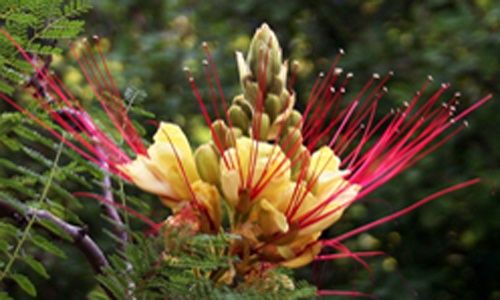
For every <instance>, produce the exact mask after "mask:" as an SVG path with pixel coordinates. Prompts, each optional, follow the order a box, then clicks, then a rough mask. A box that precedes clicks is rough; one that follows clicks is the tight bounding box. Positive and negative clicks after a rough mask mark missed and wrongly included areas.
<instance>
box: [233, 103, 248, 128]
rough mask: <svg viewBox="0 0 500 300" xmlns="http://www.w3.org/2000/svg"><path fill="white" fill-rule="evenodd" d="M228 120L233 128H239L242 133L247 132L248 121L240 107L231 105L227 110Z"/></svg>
mask: <svg viewBox="0 0 500 300" xmlns="http://www.w3.org/2000/svg"><path fill="white" fill-rule="evenodd" d="M229 118H230V119H231V122H232V125H233V126H237V127H239V128H240V129H241V130H242V131H243V132H246V131H247V130H248V126H249V123H250V120H248V117H247V115H246V114H245V112H244V111H243V109H241V107H240V106H238V105H234V104H233V105H231V107H230V108H229Z"/></svg>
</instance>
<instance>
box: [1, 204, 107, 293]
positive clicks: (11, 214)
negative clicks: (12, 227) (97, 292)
mask: <svg viewBox="0 0 500 300" xmlns="http://www.w3.org/2000/svg"><path fill="white" fill-rule="evenodd" d="M0 217H6V218H11V219H13V220H14V221H15V222H16V223H18V225H19V226H25V225H26V224H28V222H29V220H30V219H31V218H36V220H46V221H49V222H50V223H52V224H53V225H55V226H56V227H58V228H59V229H61V230H62V231H63V232H65V233H66V234H68V235H69V236H70V237H71V238H72V244H73V245H74V246H75V247H76V248H78V249H79V250H80V252H81V253H82V254H83V255H84V256H85V258H86V259H87V261H88V262H89V264H90V265H91V266H92V269H94V271H95V272H96V273H97V274H100V273H102V272H103V270H104V268H105V267H107V266H108V265H109V263H108V260H107V258H106V256H105V255H104V252H103V251H102V250H101V248H99V245H97V244H96V243H95V242H94V240H92V238H91V237H90V236H89V235H88V233H87V229H86V228H84V227H79V226H75V225H72V224H69V223H67V222H66V221H64V220H62V219H60V218H58V217H56V216H54V215H53V214H52V213H50V212H49V211H46V210H41V209H34V208H25V209H24V211H22V210H21V209H18V208H16V207H14V206H13V205H11V204H9V203H7V202H4V201H2V200H0ZM35 224H36V226H37V227H38V228H42V229H45V230H46V228H45V227H43V226H42V225H41V224H38V223H35ZM47 232H48V233H49V234H50V235H52V236H53V237H55V238H58V239H60V237H59V236H57V235H55V234H54V233H52V232H50V231H47ZM103 289H104V290H105V292H106V293H107V294H108V296H109V297H110V298H111V299H115V298H114V296H113V294H112V293H111V292H110V291H109V290H107V289H106V288H105V287H104V286H103Z"/></svg>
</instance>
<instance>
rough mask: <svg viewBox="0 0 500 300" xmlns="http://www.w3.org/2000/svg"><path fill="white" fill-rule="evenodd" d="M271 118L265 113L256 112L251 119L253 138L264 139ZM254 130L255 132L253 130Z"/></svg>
mask: <svg viewBox="0 0 500 300" xmlns="http://www.w3.org/2000/svg"><path fill="white" fill-rule="evenodd" d="M270 126H271V120H270V119H269V115H268V114H266V113H257V114H255V116H254V118H253V119H252V135H253V137H254V138H256V139H258V140H261V141H265V140H267V135H268V133H269V128H270ZM254 131H256V132H254Z"/></svg>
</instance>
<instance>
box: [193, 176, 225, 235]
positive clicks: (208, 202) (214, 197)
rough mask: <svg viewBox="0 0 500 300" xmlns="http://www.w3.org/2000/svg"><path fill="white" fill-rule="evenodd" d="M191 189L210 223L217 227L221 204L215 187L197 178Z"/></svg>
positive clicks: (219, 220)
mask: <svg viewBox="0 0 500 300" xmlns="http://www.w3.org/2000/svg"><path fill="white" fill-rule="evenodd" d="M193 191H194V194H195V195H196V200H197V201H198V202H199V203H200V204H202V205H203V206H204V207H205V208H206V210H207V213H208V215H209V217H210V219H211V221H212V224H213V225H214V226H215V228H219V226H220V223H221V206H220V198H219V192H218V191H217V188H216V187H215V186H213V185H211V184H209V183H206V182H203V181H201V180H198V181H196V182H195V183H193Z"/></svg>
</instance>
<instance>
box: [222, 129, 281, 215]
mask: <svg viewBox="0 0 500 300" xmlns="http://www.w3.org/2000/svg"><path fill="white" fill-rule="evenodd" d="M223 155H224V157H225V161H227V162H229V163H228V164H229V165H230V168H228V166H227V165H226V164H225V163H224V160H223V159H222V160H221V164H220V167H221V177H222V178H221V186H222V190H223V193H224V196H226V197H227V198H228V200H229V202H230V203H231V204H232V205H233V206H235V205H237V203H235V202H237V201H238V197H237V194H236V193H235V187H234V184H236V183H237V184H238V191H239V190H242V189H244V188H248V187H247V182H248V180H249V179H251V183H250V185H251V186H250V188H253V189H258V190H259V192H260V193H259V195H258V196H257V198H264V197H265V196H263V195H269V194H275V193H276V192H277V191H278V190H280V189H283V187H284V186H285V185H286V184H287V183H288V182H289V181H290V161H289V159H288V158H287V157H286V156H285V154H284V153H283V151H282V150H281V148H280V147H279V146H277V145H271V144H269V143H266V142H259V141H254V140H251V139H249V138H246V137H241V138H238V139H237V141H236V147H234V148H230V149H228V150H226V151H225V152H224V154H223ZM240 174H241V175H242V177H243V178H240V177H241V175H240ZM236 180H237V181H236ZM228 181H230V187H225V183H228Z"/></svg>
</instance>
